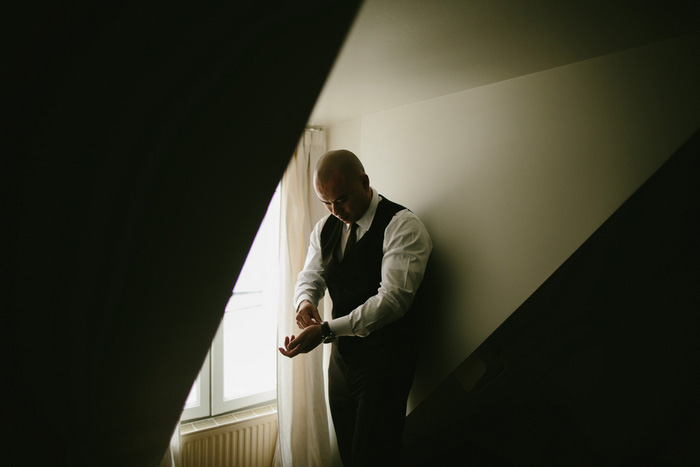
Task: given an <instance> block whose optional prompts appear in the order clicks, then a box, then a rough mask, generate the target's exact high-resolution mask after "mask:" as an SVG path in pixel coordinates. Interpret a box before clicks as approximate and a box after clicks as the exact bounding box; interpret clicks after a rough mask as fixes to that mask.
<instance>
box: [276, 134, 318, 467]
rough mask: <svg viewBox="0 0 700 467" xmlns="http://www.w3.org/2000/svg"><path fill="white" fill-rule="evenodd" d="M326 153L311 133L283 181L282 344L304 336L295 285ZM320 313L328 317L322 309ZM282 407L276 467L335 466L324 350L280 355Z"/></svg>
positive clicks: (279, 403) (315, 212)
mask: <svg viewBox="0 0 700 467" xmlns="http://www.w3.org/2000/svg"><path fill="white" fill-rule="evenodd" d="M325 150H326V138H325V134H324V132H323V131H322V130H308V129H307V130H305V131H304V135H303V137H302V138H301V140H300V141H299V144H298V145H297V149H296V151H295V153H294V157H293V158H292V160H291V162H290V164H289V167H288V168H287V171H286V172H285V174H284V176H283V177H282V182H281V186H280V190H281V193H280V194H281V203H282V209H281V211H282V223H281V225H282V227H281V228H282V232H281V235H280V238H281V245H280V256H281V259H280V269H281V275H282V286H281V293H280V300H281V304H280V307H279V310H280V311H279V316H278V320H277V323H278V324H277V331H278V340H280V342H281V341H282V340H283V339H284V336H288V335H291V334H297V333H298V332H299V329H297V328H296V324H295V321H294V312H295V310H294V304H293V297H294V284H295V283H296V278H297V274H299V272H300V271H301V269H302V268H303V266H304V259H305V257H306V249H307V247H308V242H309V235H310V234H311V230H312V229H313V226H314V224H315V223H316V222H317V221H318V219H320V218H321V216H322V215H323V213H324V211H323V206H322V205H321V203H319V202H318V201H317V199H316V195H315V193H314V190H313V171H314V168H315V165H316V161H317V160H318V159H319V157H320V156H321V155H322V154H323V153H324V152H325ZM319 308H320V307H319ZM319 311H320V313H321V314H323V310H322V309H319ZM277 407H278V417H279V434H278V438H277V449H276V453H275V466H278V467H296V466H310V467H312V466H323V465H329V464H330V459H331V449H330V437H329V429H328V416H327V409H326V395H325V384H324V362H323V352H322V351H321V349H316V350H314V351H313V352H310V353H308V354H303V355H300V356H297V357H295V358H293V359H289V358H286V357H283V356H281V355H279V354H278V358H277Z"/></svg>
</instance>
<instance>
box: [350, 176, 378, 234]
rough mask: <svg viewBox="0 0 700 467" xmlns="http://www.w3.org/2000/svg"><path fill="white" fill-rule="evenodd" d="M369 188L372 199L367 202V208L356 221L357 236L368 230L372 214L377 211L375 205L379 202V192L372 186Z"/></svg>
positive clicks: (372, 217)
mask: <svg viewBox="0 0 700 467" xmlns="http://www.w3.org/2000/svg"><path fill="white" fill-rule="evenodd" d="M370 188H371V189H372V201H370V202H369V206H368V207H367V210H366V211H365V213H364V214H363V215H362V217H360V218H359V219H358V220H357V222H356V224H357V226H358V228H357V238H360V237H361V236H362V234H364V233H365V232H367V231H368V230H369V228H370V226H371V225H372V221H373V220H374V214H375V213H376V212H377V205H378V204H379V194H378V193H377V190H375V189H374V188H372V187H370Z"/></svg>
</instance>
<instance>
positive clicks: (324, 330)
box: [321, 321, 335, 344]
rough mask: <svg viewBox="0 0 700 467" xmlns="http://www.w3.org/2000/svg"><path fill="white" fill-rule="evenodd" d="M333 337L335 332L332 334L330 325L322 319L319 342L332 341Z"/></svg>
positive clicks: (326, 342)
mask: <svg viewBox="0 0 700 467" xmlns="http://www.w3.org/2000/svg"><path fill="white" fill-rule="evenodd" d="M334 339H335V334H333V331H331V327H330V326H329V325H328V321H324V322H322V323H321V342H323V343H324V344H328V343H329V342H333V340H334Z"/></svg>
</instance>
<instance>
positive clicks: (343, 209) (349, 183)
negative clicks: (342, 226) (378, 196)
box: [314, 171, 372, 224]
mask: <svg viewBox="0 0 700 467" xmlns="http://www.w3.org/2000/svg"><path fill="white" fill-rule="evenodd" d="M314 187H315V188H316V195H317V196H318V198H319V199H320V200H321V202H323V204H325V205H326V207H327V208H328V210H329V211H330V212H331V214H333V215H334V216H335V217H337V218H338V219H340V220H341V221H343V222H345V223H346V224H351V223H353V222H357V221H358V220H359V219H360V217H362V215H363V214H364V213H365V211H366V210H367V208H368V207H369V203H370V202H371V201H372V190H371V188H370V187H369V177H368V176H367V175H362V176H361V177H354V178H348V177H346V176H345V175H344V174H342V173H340V172H338V171H336V172H335V173H334V174H333V175H332V176H331V177H330V178H329V179H328V181H326V183H323V184H321V183H319V182H318V180H316V183H314Z"/></svg>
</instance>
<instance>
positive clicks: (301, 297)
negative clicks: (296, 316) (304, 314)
mask: <svg viewBox="0 0 700 467" xmlns="http://www.w3.org/2000/svg"><path fill="white" fill-rule="evenodd" d="M304 300H308V301H310V302H311V303H312V304H313V305H314V306H316V307H317V306H318V305H317V304H316V303H314V300H313V299H312V298H311V296H310V295H304V294H302V295H299V297H297V299H296V301H295V302H294V313H296V312H297V311H299V305H300V304H301V302H303V301H304Z"/></svg>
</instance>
